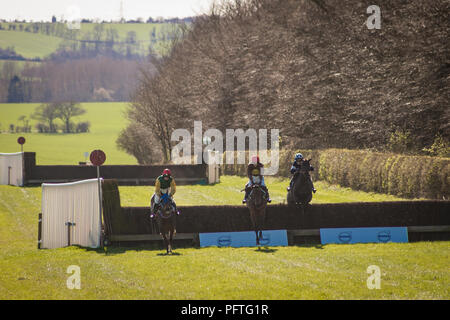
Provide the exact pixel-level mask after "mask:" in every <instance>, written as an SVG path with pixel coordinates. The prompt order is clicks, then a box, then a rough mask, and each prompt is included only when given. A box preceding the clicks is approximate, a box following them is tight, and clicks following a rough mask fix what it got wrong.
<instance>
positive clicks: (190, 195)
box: [119, 176, 407, 207]
mask: <svg viewBox="0 0 450 320" xmlns="http://www.w3.org/2000/svg"><path fill="white" fill-rule="evenodd" d="M265 179H266V184H267V186H268V188H269V191H270V196H271V198H272V203H273V204H277V203H286V187H287V186H288V185H289V179H287V178H274V177H266V178H265ZM246 183H247V179H246V178H243V177H237V176H222V177H220V183H218V184H216V185H194V186H178V187H177V192H176V194H175V196H174V199H175V201H176V202H177V204H178V205H181V206H193V205H241V204H242V199H243V198H244V193H243V192H241V190H242V189H243V188H244V185H245V184H246ZM315 187H316V189H317V190H318V191H317V193H316V194H315V195H314V197H313V200H312V201H311V203H339V202H378V201H401V200H407V199H402V198H398V197H395V196H391V195H386V194H379V193H368V192H363V191H355V190H352V189H350V188H342V187H339V186H335V185H330V184H329V183H327V182H325V181H318V182H315ZM119 190H120V201H121V204H122V206H124V207H132V206H137V207H140V206H142V207H143V206H148V205H149V199H150V196H151V194H152V193H153V191H154V187H153V186H146V187H143V186H141V187H125V186H121V187H119ZM218 195H220V196H218Z"/></svg>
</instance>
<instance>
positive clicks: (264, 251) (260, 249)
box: [255, 247, 278, 253]
mask: <svg viewBox="0 0 450 320" xmlns="http://www.w3.org/2000/svg"><path fill="white" fill-rule="evenodd" d="M277 251H278V249H274V248H269V247H264V248H261V247H258V248H257V249H255V252H261V253H273V252H277Z"/></svg>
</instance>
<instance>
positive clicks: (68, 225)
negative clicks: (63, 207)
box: [66, 222, 76, 247]
mask: <svg viewBox="0 0 450 320" xmlns="http://www.w3.org/2000/svg"><path fill="white" fill-rule="evenodd" d="M75 225H76V224H75V223H74V222H66V226H67V246H68V247H70V227H73V226H75Z"/></svg>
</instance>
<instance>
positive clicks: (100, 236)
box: [97, 166, 103, 247]
mask: <svg viewBox="0 0 450 320" xmlns="http://www.w3.org/2000/svg"><path fill="white" fill-rule="evenodd" d="M97 181H98V207H99V215H98V218H99V225H98V227H99V229H100V230H99V231H100V232H99V244H100V247H102V206H103V204H102V198H103V197H102V184H101V181H100V166H97Z"/></svg>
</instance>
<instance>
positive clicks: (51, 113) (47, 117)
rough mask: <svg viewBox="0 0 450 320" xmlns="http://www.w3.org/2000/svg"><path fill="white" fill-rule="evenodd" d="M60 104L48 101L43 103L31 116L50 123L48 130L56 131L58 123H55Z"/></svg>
mask: <svg viewBox="0 0 450 320" xmlns="http://www.w3.org/2000/svg"><path fill="white" fill-rule="evenodd" d="M58 111H59V110H58V104H57V103H46V104H41V105H40V106H38V107H37V108H36V110H35V111H34V113H33V114H32V115H31V118H33V119H36V120H39V121H44V122H45V123H47V125H48V130H49V131H50V132H51V133H55V132H56V125H55V124H54V123H53V122H54V120H55V119H56V118H58Z"/></svg>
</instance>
